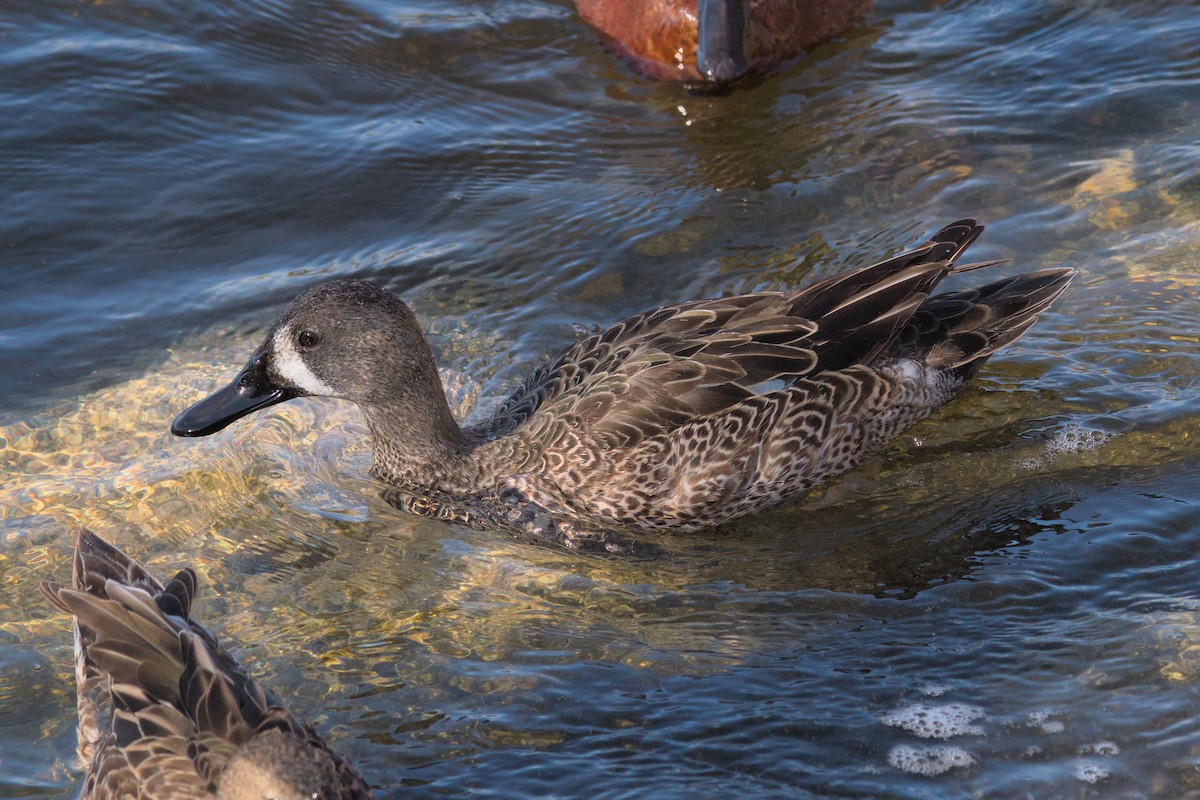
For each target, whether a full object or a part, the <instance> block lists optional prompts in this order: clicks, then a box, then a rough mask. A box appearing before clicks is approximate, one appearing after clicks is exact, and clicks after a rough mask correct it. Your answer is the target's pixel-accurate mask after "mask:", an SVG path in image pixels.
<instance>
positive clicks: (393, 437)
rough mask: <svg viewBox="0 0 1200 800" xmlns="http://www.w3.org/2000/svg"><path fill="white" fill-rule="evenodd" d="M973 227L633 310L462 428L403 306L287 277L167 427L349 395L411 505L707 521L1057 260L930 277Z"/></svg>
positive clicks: (977, 357) (856, 418)
mask: <svg viewBox="0 0 1200 800" xmlns="http://www.w3.org/2000/svg"><path fill="white" fill-rule="evenodd" d="M982 231H983V226H981V225H978V224H976V222H975V221H974V220H969V219H967V220H960V221H958V222H955V223H953V224H951V225H948V226H946V227H945V228H943V229H942V230H941V231H939V232H938V233H937V234H936V235H935V236H934V237H933V238H932V239H930V240H929V241H928V242H926V243H925V244H924V245H922V246H920V247H918V248H916V249H915V250H911V251H909V252H906V253H903V254H901V255H898V256H895V257H893V258H889V259H887V260H885V261H881V262H879V263H878V264H875V265H874V266H870V267H866V268H864V269H860V270H857V271H854V272H849V273H847V274H844V275H836V276H833V277H829V278H826V279H824V280H820V281H817V282H816V283H813V284H811V285H809V286H806V287H804V288H801V289H796V290H792V291H787V292H760V293H756V294H746V295H739V296H736V297H723V298H719V299H716V300H697V301H693V302H688V303H681V304H679V305H670V306H664V307H662V308H658V309H655V310H653V311H648V312H646V313H644V314H639V315H638V316H635V317H631V318H630V319H627V320H625V321H623V322H619V323H617V324H616V325H614V326H613V327H611V328H609V329H608V330H606V331H603V332H600V333H596V334H594V335H592V336H589V337H587V338H585V339H583V340H581V341H579V342H577V343H576V344H574V345H572V346H571V347H568V348H567V349H566V350H564V351H563V352H562V353H560V354H559V355H558V356H557V357H556V358H554V359H553V360H551V361H550V362H548V363H546V364H545V365H543V366H541V367H539V368H538V369H536V370H534V371H533V373H532V374H530V375H529V377H528V378H526V379H525V382H524V383H522V384H521V385H520V386H519V387H517V389H516V391H515V392H513V394H512V396H510V397H509V398H508V399H507V400H506V401H505V402H504V403H503V404H502V405H500V407H499V408H498V409H497V410H496V412H495V413H494V414H493V415H492V417H491V418H490V419H489V420H487V421H486V422H484V423H483V424H480V425H476V426H472V427H467V428H463V427H460V426H459V424H458V423H457V422H456V421H455V419H454V417H453V416H452V415H451V413H450V409H449V407H448V405H447V403H446V397H445V394H444V392H443V389H442V384H441V381H440V380H439V378H438V372H437V367H436V366H435V364H434V360H433V354H432V352H431V350H430V347H429V344H428V342H427V341H426V340H425V337H424V336H423V335H422V333H421V328H420V326H419V325H418V323H417V320H416V318H415V317H414V316H413V313H412V311H411V310H410V309H409V308H408V306H407V305H405V304H404V303H403V302H402V301H401V300H400V299H399V298H397V297H396V296H395V295H393V294H392V293H391V292H388V291H386V290H385V289H382V288H380V287H378V286H375V285H372V284H370V283H366V282H364V281H360V280H353V279H341V280H334V281H330V282H327V283H322V284H319V285H317V286H314V287H313V288H311V289H309V290H308V291H306V292H304V293H303V294H301V295H300V296H299V297H298V298H296V300H294V301H293V302H292V304H291V305H290V306H289V307H288V309H287V310H286V311H285V313H284V314H283V316H282V317H281V318H280V319H279V320H278V321H277V322H276V323H275V324H274V326H273V327H272V328H271V329H270V331H269V332H268V334H267V337H266V341H264V342H263V343H262V346H260V347H259V348H258V350H257V351H256V352H255V353H254V354H253V355H252V356H251V358H250V361H249V363H248V364H247V365H246V366H245V368H243V370H242V371H241V373H240V374H239V375H238V376H237V377H236V378H235V379H234V380H233V382H232V383H230V384H229V385H228V386H226V387H225V388H223V389H220V390H219V391H217V392H216V393H214V394H213V395H211V396H209V397H207V398H205V399H203V400H201V401H200V402H198V403H196V404H195V405H193V406H192V407H191V408H189V409H187V410H186V411H184V412H183V413H181V414H180V415H179V416H178V417H177V418H176V419H175V422H174V423H173V425H172V426H171V430H172V432H173V433H175V434H176V435H179V436H204V435H207V434H211V433H214V432H216V431H218V430H220V429H221V428H224V427H225V426H226V425H228V424H229V423H231V422H233V421H234V420H236V419H239V418H240V417H243V416H245V415H246V414H249V413H251V412H252V411H255V410H258V409H262V408H266V407H267V406H270V405H273V404H275V403H280V402H283V401H285V400H289V399H291V398H294V397H301V396H306V395H323V396H330V397H340V398H345V399H348V400H352V401H353V402H355V403H357V404H358V406H359V407H360V408H361V409H362V411H363V414H364V416H365V417H366V421H367V425H368V427H369V429H370V433H371V437H372V440H373V443H374V466H373V469H372V472H373V474H374V475H375V476H376V477H377V478H379V479H380V480H382V481H384V482H386V483H388V484H390V485H391V486H393V487H397V491H398V492H399V493H400V494H399V498H398V500H399V501H398V502H396V504H397V505H400V506H401V507H404V508H407V509H408V510H411V511H415V512H417V513H425V514H430V515H437V516H449V517H451V518H456V519H465V520H466V521H472V519H471V518H470V514H469V512H464V511H462V510H463V509H469V508H472V507H475V508H479V507H484V506H487V507H490V508H495V507H496V502H495V501H497V500H498V501H500V504H501V505H502V506H503V507H504V508H511V509H514V511H513V514H514V515H515V516H514V522H515V524H516V525H517V526H518V527H529V528H530V529H531V530H532V532H535V533H546V534H547V535H550V536H551V538H556V539H561V540H563V541H565V542H566V543H567V544H572V543H573V541H574V540H573V539H572V537H574V536H581V537H583V538H586V537H585V536H584V534H583V533H582V532H583V531H593V532H595V531H611V530H616V529H622V528H624V529H659V530H669V531H691V530H695V529H697V528H702V527H706V526H711V525H717V524H720V523H723V522H726V521H728V520H732V519H735V518H737V517H740V516H743V515H746V514H750V513H753V512H756V511H761V510H763V509H766V508H769V507H771V506H774V505H776V504H778V503H780V502H782V501H784V500H787V499H789V498H794V497H797V496H798V495H799V494H800V493H802V492H804V491H805V490H807V489H809V488H811V487H813V486H816V485H817V484H819V483H821V482H823V481H825V480H827V479H829V478H831V477H833V476H834V475H837V474H839V473H841V472H845V471H846V470H848V469H850V468H852V467H854V466H856V465H858V464H859V463H860V462H862V461H863V459H864V458H866V457H867V456H868V455H870V454H871V453H874V452H875V451H877V450H879V449H880V448H881V447H882V446H883V445H884V443H886V442H887V441H888V440H889V439H892V438H893V437H895V436H896V435H898V434H899V433H900V432H901V431H903V430H904V429H905V428H907V427H909V426H910V425H912V424H913V423H915V422H917V421H918V420H921V419H924V418H925V417H927V416H929V415H930V414H932V413H933V412H934V411H935V410H936V409H938V408H939V407H940V406H942V405H943V404H944V403H946V402H947V401H949V400H950V399H951V398H953V397H954V396H955V395H956V394H957V393H958V391H959V390H960V389H961V388H962V387H963V386H964V385H965V384H966V382H967V381H968V379H969V378H970V377H971V376H972V375H973V374H974V373H975V372H976V370H978V369H979V367H980V366H981V365H982V364H983V363H984V361H986V360H987V358H988V357H989V356H991V355H992V353H994V352H995V351H996V350H997V349H998V348H1000V347H1002V346H1004V345H1006V344H1008V343H1009V342H1011V341H1013V340H1014V339H1016V338H1017V337H1019V336H1020V335H1021V334H1022V333H1024V332H1025V330H1026V329H1028V328H1029V326H1030V325H1032V324H1033V323H1034V322H1035V321H1036V320H1037V318H1038V315H1039V314H1041V313H1042V312H1043V311H1044V310H1045V309H1046V308H1047V307H1048V306H1049V305H1050V304H1051V303H1052V302H1053V301H1054V300H1055V298H1057V297H1058V296H1059V295H1060V294H1061V293H1062V292H1063V290H1064V289H1065V288H1066V286H1067V284H1068V282H1069V281H1070V280H1071V277H1072V275H1073V274H1074V272H1073V270H1070V269H1047V270H1041V271H1039V272H1032V273H1029V274H1025V275H1019V276H1017V277H1011V278H1005V279H1004V280H1000V281H997V282H995V283H990V284H987V285H986V286H981V287H979V288H977V289H967V290H960V291H954V292H946V293H942V294H938V295H933V296H932V297H931V296H930V292H931V291H932V290H933V288H934V287H935V286H937V284H938V283H939V282H940V281H941V280H942V279H943V278H945V277H946V276H947V275H949V274H951V273H953V272H963V271H966V270H968V269H972V268H980V267H986V266H991V265H993V264H995V263H999V262H987V263H983V264H972V265H967V266H958V267H956V266H955V263H956V261H957V260H958V259H959V257H960V256H961V255H962V253H963V251H965V250H966V249H967V247H968V246H970V244H971V243H972V242H974V241H975V239H976V238H977V237H978V236H979V234H980V233H981V232H982ZM522 515H524V516H522ZM530 515H532V516H530ZM491 516H492V515H490V514H487V515H484V517H483V519H484V524H485V525H486V524H487V520H488V519H490V518H491ZM547 518H549V519H550V520H555V521H558V522H563V521H566V522H567V523H569V524H568V525H567V526H566V527H563V526H562V525H561V524H560V525H556V526H547V525H546V519H547ZM580 540H581V541H582V539H580ZM606 546H607V545H606Z"/></svg>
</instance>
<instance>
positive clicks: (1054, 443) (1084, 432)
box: [1017, 422, 1115, 469]
mask: <svg viewBox="0 0 1200 800" xmlns="http://www.w3.org/2000/svg"><path fill="white" fill-rule="evenodd" d="M1114 435H1115V434H1112V433H1108V432H1107V431H1101V430H1097V429H1095V428H1088V427H1085V426H1083V425H1080V424H1079V423H1077V422H1071V423H1068V424H1067V425H1064V426H1062V427H1061V428H1059V429H1058V430H1057V431H1055V433H1054V436H1052V437H1050V439H1049V440H1048V441H1047V442H1046V446H1045V448H1044V449H1043V450H1042V453H1041V454H1040V455H1036V456H1031V457H1029V458H1023V459H1021V460H1020V461H1019V462H1017V463H1018V464H1020V465H1021V466H1022V467H1023V468H1025V469H1036V468H1038V467H1040V466H1043V465H1044V464H1048V463H1049V462H1051V461H1055V460H1057V459H1058V458H1060V457H1062V456H1064V455H1071V454H1074V453H1090V452H1094V451H1096V450H1099V449H1100V446H1101V445H1102V444H1104V443H1105V442H1107V441H1108V440H1109V439H1111V438H1113V436H1114Z"/></svg>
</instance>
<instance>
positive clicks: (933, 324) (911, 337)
mask: <svg viewBox="0 0 1200 800" xmlns="http://www.w3.org/2000/svg"><path fill="white" fill-rule="evenodd" d="M1075 274H1076V272H1075V270H1073V269H1044V270H1039V271H1038V272H1030V273H1026V274H1024V275H1017V276H1015V277H1012V278H1005V279H1004V280H1001V281H996V282H995V283H989V284H987V285H985V286H980V287H979V288H977V289H968V290H964V291H959V292H946V293H943V294H938V295H935V296H933V297H931V298H929V299H928V300H926V301H925V302H924V303H922V304H921V306H920V307H919V308H918V309H917V311H916V313H914V314H913V316H912V317H911V318H910V320H909V322H908V324H907V325H906V326H905V328H906V329H905V330H904V331H903V332H902V333H901V335H900V337H899V342H898V344H900V346H901V348H902V349H903V350H905V351H906V352H904V353H900V354H899V355H909V356H918V357H920V356H921V355H923V357H924V360H925V363H927V364H929V365H930V366H932V367H937V368H939V369H943V370H947V371H951V372H954V373H955V374H957V375H958V376H959V377H961V378H963V379H964V380H965V379H967V378H969V377H971V375H973V374H974V373H975V371H976V370H978V369H979V367H981V366H982V365H983V363H984V362H985V361H987V359H988V358H989V357H990V356H991V355H992V354H993V353H995V352H996V351H997V350H999V349H1000V348H1001V347H1004V346H1005V345H1006V344H1009V343H1010V342H1013V341H1016V340H1017V339H1019V338H1020V337H1021V335H1022V334H1023V333H1025V331H1027V330H1029V327H1030V326H1031V325H1033V323H1035V322H1036V321H1037V319H1038V317H1039V316H1040V315H1041V314H1042V312H1043V311H1045V310H1046V309H1047V308H1049V307H1050V305H1051V303H1053V302H1054V301H1055V300H1056V299H1058V296H1059V295H1061V294H1062V293H1063V291H1064V290H1066V288H1067V285H1068V284H1069V283H1070V282H1071V279H1072V278H1074V277H1075Z"/></svg>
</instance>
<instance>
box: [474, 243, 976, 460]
mask: <svg viewBox="0 0 1200 800" xmlns="http://www.w3.org/2000/svg"><path fill="white" fill-rule="evenodd" d="M982 230H983V227H982V226H981V225H978V224H976V223H975V221H974V220H960V221H958V222H955V223H952V224H951V225H948V226H946V227H945V228H943V229H942V230H941V231H939V232H938V233H937V234H936V235H935V236H933V237H932V238H931V239H930V240H929V241H928V242H927V243H925V244H924V245H922V246H920V247H918V248H916V249H913V250H910V251H908V252H905V253H902V254H900V255H897V256H895V257H893V258H889V259H887V260H885V261H881V262H879V263H877V264H874V265H872V266H869V267H866V268H864V269H861V270H858V271H855V272H851V273H848V274H846V275H837V276H833V277H830V278H826V279H824V280H822V281H818V282H817V283H815V284H812V285H809V286H807V287H804V288H802V289H799V290H796V291H794V292H779V293H776V292H762V293H756V294H746V295H740V296H735V297H726V298H720V299H715V300H698V301H692V302H688V303H682V304H679V305H672V306H664V307H661V308H657V309H654V310H653V311H648V312H646V313H644V314H639V315H637V316H635V317H631V318H630V319H627V320H624V321H623V322H620V323H617V324H616V325H614V326H612V327H611V328H609V329H607V330H605V331H602V332H600V333H597V334H594V335H592V336H589V337H587V338H586V339H583V340H581V341H579V342H577V343H576V344H574V345H573V346H571V347H569V348H567V349H566V350H564V351H563V352H562V353H561V354H560V355H559V356H558V357H557V358H555V359H553V360H552V361H550V362H549V363H547V364H545V365H543V366H542V367H540V368H539V369H537V370H535V371H534V372H533V373H532V374H531V375H530V376H529V377H528V378H527V379H526V381H525V382H524V383H523V384H521V386H519V387H518V388H517V390H516V391H515V392H513V394H512V395H511V396H510V397H509V398H508V400H506V401H505V402H504V403H503V404H502V405H501V406H500V408H499V409H498V410H497V411H496V413H495V415H494V416H493V418H492V419H491V420H490V421H489V422H488V423H487V424H486V425H485V426H483V427H484V430H483V433H484V435H485V436H486V437H489V438H494V437H497V436H501V435H503V434H505V433H508V432H510V431H513V430H514V429H515V428H517V427H518V426H520V425H522V424H524V423H530V424H533V423H532V421H533V420H534V418H535V417H538V416H542V415H552V416H553V417H555V418H557V419H562V420H569V421H570V422H571V423H572V424H573V425H574V426H577V427H578V428H581V429H586V430H587V431H588V432H589V433H590V434H591V435H593V436H595V437H597V438H598V440H599V441H602V442H603V443H604V444H605V445H607V446H609V447H623V446H630V445H633V444H636V443H637V442H638V441H641V440H643V439H645V438H647V437H650V436H654V435H656V434H659V433H662V432H664V431H669V430H673V429H674V428H676V427H678V426H679V425H681V424H683V423H685V422H687V421H688V420H692V419H695V418H697V417H701V416H707V415H709V414H714V413H717V412H720V411H722V410H725V409H728V408H730V407H732V406H735V405H737V404H739V403H742V402H744V401H746V400H748V399H749V398H751V397H754V396H756V395H757V394H760V389H761V388H762V387H764V386H765V385H769V384H772V383H773V382H780V381H782V382H783V384H784V385H791V384H793V383H795V382H796V381H797V380H800V379H802V378H805V377H808V376H811V375H814V374H817V373H820V372H826V371H831V370H843V369H846V368H848V367H850V366H853V365H855V364H865V363H870V362H871V360H872V359H874V358H875V357H876V356H878V355H879V354H880V353H882V352H884V351H885V350H886V349H887V348H888V347H889V345H891V344H892V342H893V341H894V340H895V339H896V337H897V336H898V335H899V334H900V333H901V331H902V330H903V329H904V327H905V325H906V324H907V323H908V321H909V320H910V319H911V318H912V316H913V314H914V313H915V312H916V311H917V309H918V308H919V307H920V306H921V304H922V303H923V302H925V301H926V299H927V298H928V296H929V292H930V291H931V290H932V288H933V287H934V286H936V285H937V283H938V282H939V281H940V280H941V279H942V278H944V277H945V276H946V275H947V274H948V273H949V272H950V271H951V270H952V269H953V265H954V262H955V260H956V259H957V258H958V257H959V256H960V255H961V254H962V253H963V251H964V250H965V249H966V248H967V247H968V246H969V245H970V244H971V242H973V241H975V239H976V238H977V237H978V236H979V234H980V232H982Z"/></svg>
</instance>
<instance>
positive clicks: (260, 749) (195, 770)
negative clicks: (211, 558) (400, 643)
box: [42, 531, 371, 800]
mask: <svg viewBox="0 0 1200 800" xmlns="http://www.w3.org/2000/svg"><path fill="white" fill-rule="evenodd" d="M196 588H197V584H196V575H195V573H194V572H193V571H192V570H191V569H185V570H183V571H181V572H179V573H178V574H177V575H176V576H175V577H174V578H173V579H172V580H171V581H169V582H168V583H167V584H166V585H165V586H163V585H162V584H160V583H159V582H158V581H157V580H156V579H155V578H154V577H153V576H151V575H150V574H149V573H148V572H147V571H146V570H145V569H144V568H143V567H142V566H141V565H140V564H138V563H137V562H136V561H133V560H132V559H130V558H129V557H128V556H126V555H125V554H124V553H122V552H121V551H119V550H117V549H116V548H115V547H112V546H111V545H109V544H108V543H107V542H105V541H104V540H102V539H100V538H99V537H98V536H96V535H94V534H92V533H91V532H89V531H83V532H82V533H81V534H80V537H79V542H78V544H77V545H76V555H75V579H74V588H71V589H68V588H65V587H62V586H59V585H57V584H54V583H51V582H46V583H43V584H42V592H43V593H44V594H45V595H46V597H47V598H49V599H50V601H51V602H52V603H54V604H55V605H56V606H58V607H59V608H61V609H62V610H64V611H67V612H68V613H71V614H73V615H74V616H75V619H76V632H77V633H76V636H77V659H78V663H77V672H78V674H79V675H81V676H83V677H84V679H85V680H81V681H80V683H79V690H80V706H81V718H80V720H81V725H80V727H81V746H80V750H81V756H87V760H86V761H85V766H86V767H87V768H88V778H87V784H86V786H85V788H84V792H83V796H84V797H86V798H96V799H97V800H108V798H119V797H144V798H163V800H174V799H175V798H185V797H186V798H195V797H206V796H209V795H210V793H212V792H215V791H216V790H217V786H218V784H219V783H220V782H221V781H222V780H223V779H224V780H229V779H230V778H229V776H230V775H236V776H237V777H236V778H234V780H236V781H238V782H241V783H246V785H247V786H250V785H252V784H253V781H255V780H258V781H261V782H262V783H261V785H263V786H272V787H275V786H279V785H292V786H296V785H299V786H304V787H317V788H316V789H314V791H315V790H318V789H319V791H320V792H321V794H320V796H322V797H329V798H346V800H352V799H353V798H369V797H371V793H370V790H369V789H368V788H367V786H366V784H365V782H363V780H362V778H361V777H360V776H358V774H357V772H355V771H354V769H353V767H352V766H350V765H349V763H348V762H346V761H345V760H344V759H342V758H341V757H340V756H338V755H337V754H336V753H334V752H332V751H331V750H329V749H328V747H327V746H326V745H325V743H324V742H323V741H322V740H321V739H320V737H319V736H317V734H316V733H315V732H314V731H313V730H312V729H311V728H310V727H309V726H308V725H307V724H306V723H305V722H304V721H303V720H302V719H300V718H299V717H298V716H296V715H294V714H293V713H292V712H290V711H289V710H288V709H287V708H286V707H285V706H284V705H283V703H282V702H281V701H280V700H279V699H278V698H277V697H275V695H274V694H272V693H271V692H270V690H268V689H267V688H266V687H264V686H263V685H262V684H260V683H258V682H257V681H255V680H253V679H251V678H250V677H249V676H248V675H246V673H245V671H244V670H243V669H242V668H241V666H240V665H239V664H238V663H237V662H236V661H235V660H234V659H233V658H232V656H230V655H229V654H228V653H227V652H226V651H225V650H224V649H223V648H222V647H221V646H220V645H219V644H218V643H217V641H216V639H215V638H213V636H212V634H210V633H209V632H208V631H207V630H205V629H204V627H203V626H201V625H200V624H199V623H197V622H195V621H194V620H192V619H191V616H190V614H191V607H192V601H193V599H194V598H195V596H196ZM85 693H86V699H87V702H88V704H89V705H90V706H91V710H90V712H89V718H90V725H91V727H92V728H93V733H92V738H91V743H90V746H89V747H88V748H87V752H85V749H84V746H83V745H84V716H83V706H84V704H85ZM281 769H286V770H287V771H288V772H289V773H291V774H290V775H282V774H280V770H281ZM233 796H237V795H233ZM247 796H251V795H247Z"/></svg>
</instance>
